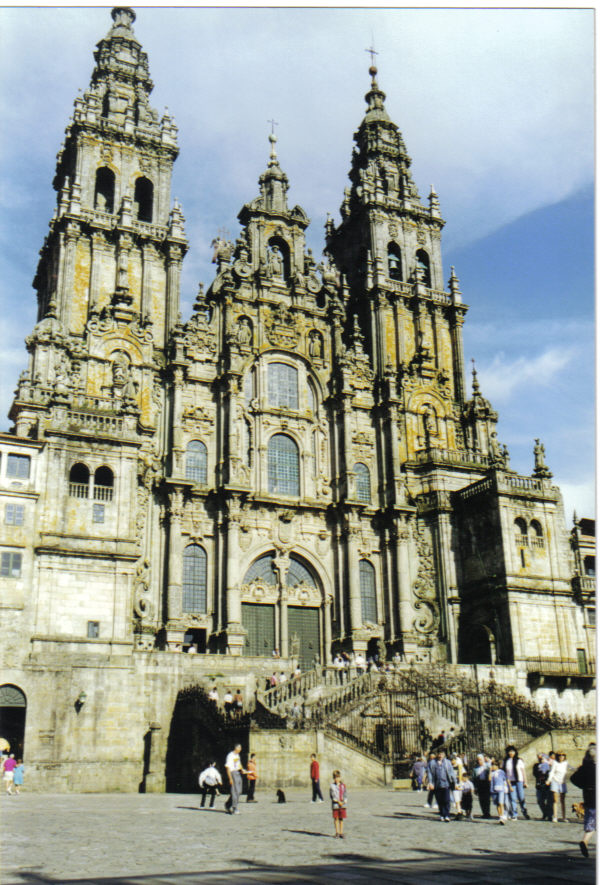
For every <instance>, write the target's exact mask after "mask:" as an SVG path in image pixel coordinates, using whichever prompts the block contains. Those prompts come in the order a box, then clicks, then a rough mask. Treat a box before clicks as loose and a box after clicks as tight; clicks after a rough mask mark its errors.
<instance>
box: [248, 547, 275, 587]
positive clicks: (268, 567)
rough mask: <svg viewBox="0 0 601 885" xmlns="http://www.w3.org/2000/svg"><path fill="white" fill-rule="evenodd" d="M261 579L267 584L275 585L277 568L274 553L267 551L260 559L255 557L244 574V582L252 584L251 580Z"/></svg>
mask: <svg viewBox="0 0 601 885" xmlns="http://www.w3.org/2000/svg"><path fill="white" fill-rule="evenodd" d="M254 580H259V581H263V582H264V583H265V584H270V585H274V584H275V582H276V580H275V570H274V568H273V553H267V554H266V555H265V556H261V557H260V558H259V559H255V561H254V562H253V564H252V565H251V567H250V568H249V570H248V571H247V572H246V575H245V576H244V583H245V584H250V583H251V581H254Z"/></svg>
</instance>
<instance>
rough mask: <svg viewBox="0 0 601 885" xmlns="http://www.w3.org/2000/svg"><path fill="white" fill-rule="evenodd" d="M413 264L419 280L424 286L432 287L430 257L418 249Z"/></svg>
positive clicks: (423, 250)
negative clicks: (419, 277) (419, 276)
mask: <svg viewBox="0 0 601 885" xmlns="http://www.w3.org/2000/svg"><path fill="white" fill-rule="evenodd" d="M415 264H416V267H417V269H418V270H419V272H420V275H421V280H422V283H423V284H424V286H428V287H430V286H431V285H432V277H431V275H430V256H429V255H428V253H427V252H426V250H425V249H418V250H417V252H416V253H415Z"/></svg>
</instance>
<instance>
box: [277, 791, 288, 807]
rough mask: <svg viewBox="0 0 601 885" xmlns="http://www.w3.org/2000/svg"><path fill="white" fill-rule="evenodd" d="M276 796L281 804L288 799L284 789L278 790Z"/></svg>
mask: <svg viewBox="0 0 601 885" xmlns="http://www.w3.org/2000/svg"><path fill="white" fill-rule="evenodd" d="M276 796H277V797H278V802H279V804H280V805H283V804H284V803H285V801H286V794H285V793H284V791H283V790H278V791H277V793H276Z"/></svg>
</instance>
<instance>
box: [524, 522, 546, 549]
mask: <svg viewBox="0 0 601 885" xmlns="http://www.w3.org/2000/svg"><path fill="white" fill-rule="evenodd" d="M528 534H529V536H530V546H531V547H544V546H545V538H544V535H543V527H542V525H541V524H540V522H539V521H538V520H537V519H533V520H532V521H531V522H530V528H529V531H528Z"/></svg>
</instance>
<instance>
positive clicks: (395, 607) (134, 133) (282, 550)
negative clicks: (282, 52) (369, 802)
mask: <svg viewBox="0 0 601 885" xmlns="http://www.w3.org/2000/svg"><path fill="white" fill-rule="evenodd" d="M112 18H113V25H112V27H111V29H110V31H109V33H108V34H107V36H106V37H105V38H104V39H102V40H101V41H100V42H99V43H98V45H97V48H96V51H95V54H94V58H95V67H94V70H93V74H92V78H91V82H90V85H89V87H88V89H87V90H86V91H85V92H84V93H83V94H82V95H81V96H79V97H78V98H77V99H76V100H75V108H74V112H73V118H72V121H71V122H70V123H69V126H68V128H67V130H66V135H65V141H64V143H63V145H62V147H61V149H60V152H59V154H58V159H57V167H56V175H55V179H54V183H53V184H54V188H55V190H56V193H57V203H56V210H55V212H54V216H53V218H52V220H51V223H50V230H49V233H48V235H47V237H46V240H45V242H44V244H43V247H42V250H41V253H40V261H39V265H38V269H37V273H36V276H35V280H34V287H35V289H36V292H37V298H38V317H37V323H36V325H35V327H34V329H33V330H32V333H31V335H30V336H29V337H28V338H27V341H26V345H27V351H28V353H29V364H28V366H27V368H26V370H25V371H24V372H23V373H22V374H21V376H20V378H19V380H18V385H17V390H16V393H15V399H14V403H13V405H12V409H11V412H10V418H11V421H12V422H13V429H12V431H11V432H10V433H8V434H3V435H2V436H1V438H0V444H1V449H2V453H1V461H0V473H1V479H0V481H1V492H0V494H1V495H2V498H3V499H4V500H3V505H4V509H5V514H8V513H9V512H10V514H11V518H10V519H9V518H8V516H6V518H5V519H4V523H3V526H2V529H3V535H2V539H1V548H2V573H1V577H0V584H1V585H2V603H1V608H0V617H1V619H2V627H3V634H4V635H5V636H7V637H8V640H7V642H6V643H4V644H3V652H2V665H3V680H2V681H3V683H4V686H3V688H2V689H0V691H4V693H5V695H6V698H8V696H9V694H10V692H13V699H14V698H15V697H17V695H14V692H21V693H22V695H23V697H25V698H26V703H27V725H26V726H24V727H25V732H24V733H25V744H26V748H27V752H28V754H29V756H30V758H32V757H33V759H34V760H37V762H39V771H40V772H41V771H42V770H44V771H46V772H47V773H46V775H45V779H44V778H42V775H40V778H42V780H41V781H40V782H43V783H47V784H49V783H52V782H53V781H52V777H53V776H54V775H53V774H52V772H53V771H56V770H57V769H58V770H59V771H62V768H61V766H62V765H63V764H64V763H65V760H67V759H69V758H76V757H77V756H78V754H79V758H80V759H81V758H83V757H85V758H86V759H88V760H89V761H90V763H92V762H93V761H94V760H96V759H98V758H100V757H101V756H102V752H103V751H101V750H100V749H98V746H99V743H100V741H101V737H100V736H101V735H102V740H103V742H105V745H106V747H109V748H112V750H111V752H113V753H114V754H115V753H116V754H117V756H118V759H119V760H120V764H122V766H124V767H122V768H121V776H123V777H124V779H125V782H126V783H133V782H134V780H135V777H136V776H137V775H136V770H137V769H136V764H137V763H136V764H134V763H133V762H132V763H131V768H128V767H127V766H128V764H129V762H128V759H129V757H128V753H127V748H126V744H127V743H128V741H131V740H132V739H133V738H132V735H134V734H135V740H136V741H140V742H141V741H142V736H143V734H144V732H145V729H147V728H148V723H149V722H155V723H159V725H160V724H161V723H163V725H162V727H163V729H165V728H166V723H168V715H169V707H170V704H172V698H173V692H175V691H176V690H177V689H178V688H180V687H181V686H182V685H183V684H191V683H192V682H194V681H195V680H196V681H197V682H198V678H199V676H198V674H203V673H205V672H206V674H214V673H216V672H217V671H218V670H221V671H222V672H223V673H227V672H229V670H228V668H230V670H231V672H233V673H235V674H236V678H237V679H240V680H241V681H242V680H244V686H245V690H246V691H247V693H252V690H253V688H254V682H253V680H254V678H255V677H256V676H257V674H258V673H260V672H261V673H262V672H263V670H265V668H267V669H269V668H270V667H271V663H272V655H273V652H274V651H277V653H278V654H279V655H280V656H281V658H282V660H283V661H285V662H292V661H294V662H296V661H299V662H300V665H301V668H302V669H307V668H309V667H312V666H314V665H315V664H316V663H319V664H322V665H323V664H325V663H328V662H329V661H330V660H331V655H332V654H333V653H335V652H336V651H338V650H341V649H344V650H347V651H348V652H361V653H362V654H367V655H370V654H376V653H377V654H379V655H380V657H383V656H386V655H392V654H394V653H396V652H398V653H399V654H400V655H401V656H402V659H403V660H404V661H406V662H411V663H413V664H415V665H416V666H418V665H419V664H420V663H428V664H432V663H440V664H444V663H450V664H486V665H488V666H493V667H495V668H497V670H500V669H501V668H503V667H505V668H507V673H508V674H510V677H508V678H511V679H514V678H516V679H517V680H518V682H520V684H523V686H524V688H526V687H527V685H528V684H529V683H528V678H529V675H530V674H532V673H536V674H538V675H542V677H543V681H544V677H545V674H547V675H549V674H550V672H551V670H552V668H553V667H555V668H556V670H557V664H558V662H559V666H561V662H566V666H565V667H564V670H565V672H566V673H567V672H568V670H569V666H567V665H568V664H570V665H571V664H572V663H573V662H580V663H579V666H580V664H582V662H584V663H583V666H584V671H585V672H586V673H587V674H590V672H591V667H592V666H593V665H594V629H593V624H594V592H593V593H589V594H588V595H586V594H584V595H583V594H582V593H579V592H577V587H580V584H578V582H576V584H575V574H576V570H575V559H574V552H573V550H572V548H571V546H570V541H569V536H568V533H567V530H566V527H565V522H564V514H563V506H562V499H561V495H560V491H559V489H558V488H557V487H556V486H555V485H553V482H552V476H551V473H550V471H549V469H548V467H547V465H546V464H545V457H544V447H543V446H542V444H541V443H540V442H539V441H538V440H537V441H536V445H535V451H534V468H533V473H532V475H530V476H521V475H518V474H517V473H516V472H514V471H513V470H512V469H511V468H510V464H509V453H508V451H507V449H506V447H504V446H502V445H501V444H500V443H499V441H498V439H497V435H496V429H495V428H496V422H497V414H496V412H495V411H494V410H493V408H492V406H491V405H490V403H489V402H488V401H487V400H486V399H485V398H484V396H483V395H482V393H481V392H480V389H479V383H478V379H477V376H476V373H475V371H474V372H473V379H472V382H471V390H468V389H467V388H466V384H465V380H464V373H465V366H464V354H463V345H462V327H463V323H464V319H465V316H466V312H467V309H468V308H467V305H466V303H465V302H464V300H463V297H462V293H461V291H460V287H459V281H458V279H457V277H456V275H455V272H454V270H453V269H451V272H450V278H449V279H448V282H447V283H446V284H445V276H446V274H445V272H444V271H443V264H442V257H441V234H442V229H443V225H444V221H443V219H442V218H441V215H440V209H439V204H438V198H437V195H436V194H435V193H434V192H432V193H430V195H429V198H428V200H427V201H426V203H425V204H424V203H422V201H421V200H420V196H419V194H418V191H417V188H416V186H415V184H414V182H413V180H412V177H411V169H410V167H411V160H410V157H409V155H408V153H407V150H406V147H405V144H404V142H403V138H402V136H401V133H400V132H399V129H398V128H397V126H396V125H395V124H394V122H392V121H391V120H390V118H389V117H388V114H387V112H386V109H385V105H384V101H385V95H384V93H383V92H382V90H381V89H380V87H379V85H378V82H377V79H376V75H377V71H376V69H375V68H374V67H372V68H370V77H371V85H370V86H369V90H368V92H367V95H366V103H367V108H366V113H365V116H364V118H363V120H362V121H361V123H360V125H359V128H358V130H357V132H356V133H355V136H354V140H355V147H354V150H353V155H352V162H351V169H350V175H349V178H350V184H349V187H348V188H347V189H346V190H345V193H344V198H343V202H342V205H341V209H340V214H341V218H340V222H339V223H338V224H336V223H335V222H334V221H333V220H331V219H328V222H327V224H326V230H325V248H324V253H323V257H322V258H321V259H320V260H319V261H316V259H315V258H314V257H313V255H312V253H311V250H310V249H308V248H307V246H306V243H305V231H306V228H307V226H308V224H309V219H308V217H307V215H306V214H305V212H304V211H303V209H302V208H301V207H299V206H294V207H290V206H289V205H288V201H287V190H288V179H287V177H286V174H285V173H284V171H283V170H282V168H281V166H280V161H279V158H278V156H277V151H276V139H275V137H274V136H271V137H270V155H269V158H268V162H267V167H266V169H265V171H264V172H263V173H262V174H261V175H260V178H259V182H258V195H256V196H254V197H253V196H252V183H249V185H250V186H249V194H250V197H251V198H250V200H249V202H248V203H246V204H245V205H244V206H243V207H242V208H241V210H240V213H239V216H238V219H239V222H240V225H241V229H240V234H239V236H238V238H237V239H236V241H235V242H229V241H226V240H223V239H221V238H219V237H217V238H216V239H215V241H214V243H213V246H214V263H215V265H216V275H215V278H214V280H213V282H212V283H211V285H210V286H209V287H208V288H207V290H206V291H204V289H203V287H202V285H201V286H200V288H199V291H198V295H197V297H196V301H195V303H194V307H193V313H192V316H191V317H189V318H186V319H182V317H181V315H180V307H179V299H180V282H179V280H180V272H181V267H182V262H183V260H184V257H185V255H186V252H187V250H188V242H187V239H186V235H185V229H184V217H183V213H182V208H181V207H180V205H179V204H178V203H177V202H172V200H171V194H170V187H171V174H172V169H173V164H174V162H175V160H176V158H177V154H178V146H177V129H176V126H175V124H174V121H173V120H172V119H171V118H170V116H169V115H168V114H165V115H164V116H163V117H162V118H159V115H158V114H157V112H156V111H155V110H154V109H153V108H152V106H151V104H150V101H149V96H150V92H151V90H152V82H151V79H150V74H149V68H148V60H147V57H146V54H145V53H144V52H143V50H142V47H141V46H140V43H139V42H138V40H137V38H136V36H135V34H134V31H133V27H132V25H133V22H134V19H135V14H134V13H133V11H132V10H130V9H129V8H125V7H119V8H116V9H114V10H113V12H112ZM580 583H582V582H580ZM575 588H576V589H575ZM190 646H194V649H195V650H196V651H197V653H198V654H197V655H195V656H193V658H192V657H190V656H184V655H181V652H182V651H186V650H188V648H189V647H190ZM184 657H187V660H184ZM192 666H194V667H196V675H195V674H194V673H192V670H191V667H192ZM580 670H582V667H581V666H580ZM547 671H548V672H547ZM557 672H559V671H557ZM562 672H563V670H562ZM577 681H578V680H577V679H576V683H577ZM541 684H542V683H541ZM572 692H573V697H572V700H571V701H570V703H571V704H572V705H573V706H574V708H575V709H578V710H579V711H584V710H586V711H588V707H589V705H590V703H591V696H590V695H589V696H588V698H587V697H586V696H585V695H584V694H583V693H582V692H581V693H580V694H578V687H576V689H572ZM558 696H559V693H558ZM3 697H4V696H3ZM50 697H52V698H53V699H54V700H53V706H54V711H51V710H49V709H48V703H47V702H48V698H50ZM6 698H5V699H4V700H2V702H1V703H0V706H2V704H5V706H10V704H9V702H8V701H6ZM74 703H75V705H77V703H79V704H80V705H83V707H84V710H83V711H82V712H85V710H86V709H89V707H90V705H92V704H94V705H96V707H95V709H96V715H95V719H94V722H93V723H91V724H90V723H88V726H87V727H86V729H83V726H82V725H81V722H82V719H81V717H79V718H77V719H76V720H74V722H75V723H76V726H77V727H74V726H73V723H72V724H71V726H69V725H68V717H69V716H72V715H73V711H72V709H71V708H72V707H73V705H74ZM13 706H14V707H15V708H16V707H18V706H19V705H18V703H17V702H14V703H13ZM21 706H23V705H21ZM51 706H52V705H51ZM3 709H4V707H3ZM32 710H34V711H35V716H33V717H32V715H31V711H32ZM61 710H62V713H61ZM77 713H79V711H77ZM14 715H15V716H16V715H17V714H14ZM115 717H117V718H118V719H119V720H120V727H121V729H122V731H123V737H122V744H123V746H121V749H119V746H120V745H119V737H118V735H117V729H116V727H113V724H112V723H113V721H114V719H115ZM17 718H18V717H17ZM30 720H31V721H30ZM159 725H157V728H158V727H159ZM69 754H71V755H69ZM95 754H96V755H95ZM130 761H131V760H130ZM44 766H45V767H44ZM124 771H126V772H127V773H126V774H125V775H124V774H123V772H124ZM115 777H116V775H115ZM82 778H83V780H82V782H81V783H82V784H85V775H82ZM109 782H110V783H112V781H110V779H109Z"/></svg>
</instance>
